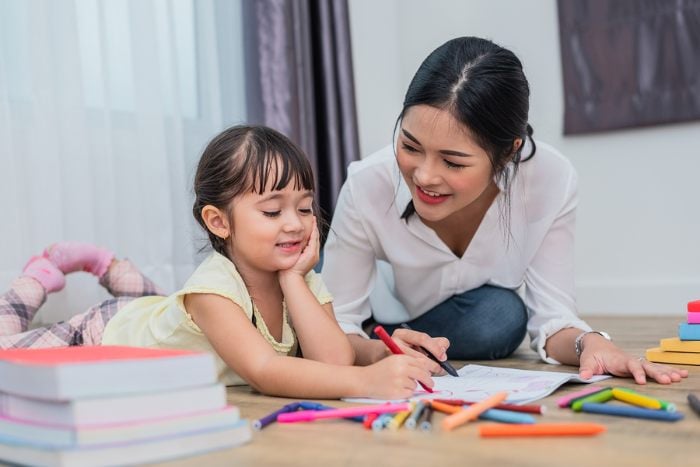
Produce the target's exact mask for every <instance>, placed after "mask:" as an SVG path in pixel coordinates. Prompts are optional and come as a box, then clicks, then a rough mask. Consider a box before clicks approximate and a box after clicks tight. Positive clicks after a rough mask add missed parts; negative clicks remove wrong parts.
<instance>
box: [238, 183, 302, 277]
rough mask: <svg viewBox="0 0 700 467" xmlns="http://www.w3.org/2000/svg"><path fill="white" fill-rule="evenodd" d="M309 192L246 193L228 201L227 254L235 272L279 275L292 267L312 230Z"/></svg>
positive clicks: (288, 188) (289, 187)
mask: <svg viewBox="0 0 700 467" xmlns="http://www.w3.org/2000/svg"><path fill="white" fill-rule="evenodd" d="M312 207H313V192H312V191H311V190H304V189H294V182H290V183H289V184H288V185H287V186H286V187H285V188H284V189H282V190H279V191H272V187H271V186H267V187H266V188H265V191H264V192H263V193H262V194H258V193H255V192H246V193H243V194H241V195H238V196H237V197H235V198H234V199H233V201H232V209H231V210H230V211H229V212H231V221H232V222H231V223H232V226H231V231H232V235H231V253H232V257H233V258H235V260H236V266H237V267H239V268H242V267H247V268H249V269H256V270H262V271H269V272H273V271H279V270H284V269H289V268H290V267H292V266H293V265H294V264H295V263H296V261H297V259H298V258H299V255H300V254H301V252H302V250H303V249H304V247H305V246H306V244H307V242H308V240H309V237H310V236H311V232H312V230H313V223H314V214H313V211H312Z"/></svg>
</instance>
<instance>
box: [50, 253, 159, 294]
mask: <svg viewBox="0 0 700 467" xmlns="http://www.w3.org/2000/svg"><path fill="white" fill-rule="evenodd" d="M44 256H45V257H47V258H48V259H49V260H51V261H52V262H53V263H54V264H55V265H56V266H58V268H59V269H60V270H61V271H63V273H65V274H68V273H70V272H74V271H85V272H89V273H90V274H92V275H94V276H96V277H97V278H98V279H99V281H100V284H101V285H102V286H104V287H105V288H106V289H107V291H109V293H110V294H112V295H114V296H115V297H143V296H147V295H163V293H162V292H161V291H160V289H159V288H158V287H157V286H156V285H155V284H153V282H151V281H150V280H149V279H148V278H147V277H146V276H144V275H143V274H142V273H141V272H140V271H139V270H138V269H137V268H136V267H135V266H134V265H133V264H131V263H130V262H129V261H127V260H115V259H114V253H112V252H111V251H109V250H107V249H106V248H101V247H98V246H96V245H92V244H90V243H81V242H60V243H55V244H53V245H51V246H50V247H48V248H47V249H46V251H45V252H44Z"/></svg>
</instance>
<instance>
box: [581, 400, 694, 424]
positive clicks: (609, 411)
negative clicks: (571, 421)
mask: <svg viewBox="0 0 700 467" xmlns="http://www.w3.org/2000/svg"><path fill="white" fill-rule="evenodd" d="M581 410H583V411H584V412H589V413H600V414H604V415H619V416H620V417H632V418H648V419H651V420H663V421H666V422H676V421H678V420H681V419H682V418H683V414H682V413H680V412H669V411H667V410H654V409H643V408H641V407H627V406H623V405H610V404H597V403H594V402H587V403H585V404H583V406H582V407H581Z"/></svg>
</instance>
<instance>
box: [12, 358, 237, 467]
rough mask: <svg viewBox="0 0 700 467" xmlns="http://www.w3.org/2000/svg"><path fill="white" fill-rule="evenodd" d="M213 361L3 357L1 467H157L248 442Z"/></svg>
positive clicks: (206, 359) (188, 359) (204, 359)
mask: <svg viewBox="0 0 700 467" xmlns="http://www.w3.org/2000/svg"><path fill="white" fill-rule="evenodd" d="M250 437H251V431H250V428H249V424H248V421H247V420H242V419H241V418H240V414H239V410H238V408H237V407H234V406H228V405H227V404H226V392H225V388H224V387H223V385H221V384H219V383H217V374H216V367H215V364H214V359H213V357H212V355H210V354H208V353H195V352H188V351H181V350H165V349H146V348H138V347H118V346H96V347H89V346H84V347H63V348H54V349H11V350H0V461H7V462H11V463H18V464H29V465H55V466H82V465H85V466H98V465H127V464H136V463H145V462H157V461H162V460H167V459H173V458H178V457H186V456H191V455H195V454H200V453H204V452H208V451H212V450H217V449H224V448H231V447H233V446H236V445H238V444H242V443H244V442H246V441H248V440H249V439H250Z"/></svg>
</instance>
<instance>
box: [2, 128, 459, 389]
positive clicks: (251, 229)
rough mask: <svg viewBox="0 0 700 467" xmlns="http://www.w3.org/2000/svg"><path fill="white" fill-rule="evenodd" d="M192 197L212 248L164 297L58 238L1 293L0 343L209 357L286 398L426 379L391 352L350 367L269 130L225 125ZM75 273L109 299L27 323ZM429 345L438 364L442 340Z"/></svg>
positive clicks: (300, 193)
mask: <svg viewBox="0 0 700 467" xmlns="http://www.w3.org/2000/svg"><path fill="white" fill-rule="evenodd" d="M194 192H195V196H196V199H195V203H194V208H193V211H194V216H195V218H196V219H197V221H198V222H199V223H200V224H201V225H202V227H203V228H205V229H206V231H207V233H208V235H209V239H210V242H211V245H212V247H213V249H214V252H212V253H211V255H210V256H209V257H208V258H207V259H206V260H204V262H203V263H202V264H201V265H200V266H199V267H198V268H197V270H196V271H195V272H194V273H193V274H192V276H191V277H190V279H189V280H188V281H187V283H186V284H185V286H184V287H183V289H182V290H180V291H178V292H176V293H175V294H173V295H170V296H169V297H163V296H162V295H161V294H159V293H158V290H157V288H156V287H155V286H154V285H153V284H152V283H151V282H150V281H149V280H148V279H146V278H145V277H144V276H143V275H142V274H141V273H140V272H139V271H138V270H136V268H135V267H134V266H133V265H132V264H131V263H130V262H128V261H126V260H123V261H115V260H113V255H112V253H111V252H109V251H107V250H104V249H101V248H97V247H95V246H92V245H85V244H78V243H59V244H56V245H54V246H52V247H49V248H48V249H47V251H45V253H44V254H43V256H40V257H35V258H33V259H32V260H30V262H29V263H28V265H27V266H26V267H25V269H24V273H23V275H22V276H21V277H20V278H18V279H17V280H15V281H14V282H13V283H12V289H11V290H10V291H9V292H7V293H6V294H5V295H4V296H3V297H2V298H0V329H2V332H3V334H4V336H0V347H2V348H8V347H52V346H65V345H99V344H104V345H133V346H145V347H164V348H181V349H189V350H200V351H209V352H212V353H214V355H215V356H216V360H217V365H218V369H219V377H220V380H221V381H222V382H224V383H225V384H228V385H234V384H246V383H247V384H250V385H251V386H252V387H254V388H255V389H257V390H259V391H260V392H262V393H265V394H270V395H279V396H288V397H304V398H337V397H346V396H349V397H352V396H372V397H378V398H398V397H406V396H409V395H411V394H412V392H413V390H414V389H415V387H416V381H420V382H421V383H424V384H426V385H428V386H432V384H433V382H432V380H431V378H430V372H431V371H437V369H436V367H435V364H434V363H433V362H431V361H430V360H428V359H427V358H413V357H409V356H405V355H398V356H391V357H389V358H386V359H383V360H381V361H379V362H378V363H377V364H375V365H371V366H368V367H354V366H352V363H353V361H354V359H355V355H354V352H353V349H352V347H351V345H350V342H349V340H348V338H347V337H346V336H345V334H344V333H343V332H342V331H341V329H340V328H339V326H338V324H337V322H336V321H335V318H334V313H333V307H332V304H331V300H332V298H331V295H330V294H329V293H328V290H327V289H326V287H325V285H324V284H323V282H322V281H321V278H320V276H318V275H316V274H315V273H314V272H313V271H312V266H313V265H314V264H316V262H317V261H318V257H319V234H318V228H317V224H316V218H315V216H314V211H313V198H314V180H313V174H312V171H311V167H310V165H309V163H308V161H307V159H306V158H305V157H304V155H303V154H302V152H301V150H300V149H299V148H297V147H296V146H295V145H294V144H293V143H292V142H291V141H289V140H288V139H287V138H285V137H284V136H282V135H281V134H279V133H278V132H276V131H274V130H271V129H269V128H265V127H255V126H237V127H233V128H230V129H228V130H226V131H224V132H223V133H221V134H220V135H218V136H217V137H215V138H214V139H213V140H212V141H211V142H210V143H209V145H208V146H207V148H206V149H205V151H204V154H203V155H202V158H201V160H200V162H199V166H198V169H197V174H196V177H195V183H194ZM81 269H82V270H85V271H87V272H90V273H92V274H94V275H95V276H97V277H99V280H100V283H101V284H102V285H103V286H104V287H106V288H107V290H108V291H109V292H110V293H112V294H113V295H114V296H115V297H116V298H115V299H112V300H108V301H107V302H105V303H102V304H100V305H97V306H95V307H93V308H91V309H90V310H88V311H87V312H85V313H83V314H81V315H78V316H75V317H73V318H72V319H71V320H69V321H66V322H62V323H58V324H54V325H51V326H49V327H47V328H40V329H34V330H31V331H27V327H28V325H29V323H30V322H31V320H32V318H33V316H34V313H35V312H36V310H37V309H38V308H39V307H40V306H41V304H42V303H43V302H44V301H45V299H46V294H47V293H51V292H55V291H57V290H60V289H62V288H63V286H64V277H63V275H64V274H67V273H70V272H73V271H76V270H81ZM134 297H138V298H134ZM430 344H431V345H432V350H433V351H435V352H436V353H438V354H439V355H440V356H441V357H442V358H443V359H444V358H446V357H445V348H446V345H447V343H446V342H445V341H444V339H435V340H433V341H431V343H430ZM297 355H303V357H304V358H297ZM184 377H186V375H184Z"/></svg>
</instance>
